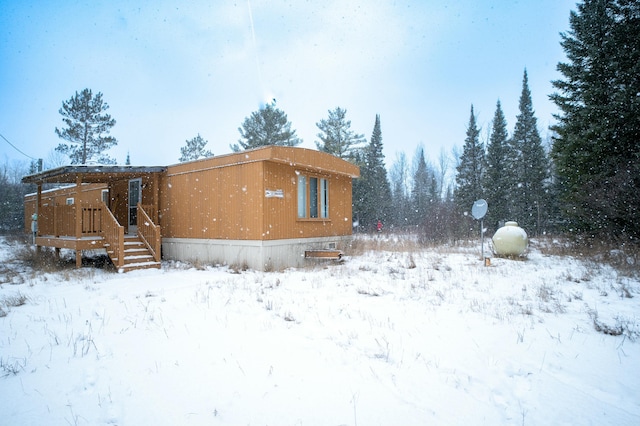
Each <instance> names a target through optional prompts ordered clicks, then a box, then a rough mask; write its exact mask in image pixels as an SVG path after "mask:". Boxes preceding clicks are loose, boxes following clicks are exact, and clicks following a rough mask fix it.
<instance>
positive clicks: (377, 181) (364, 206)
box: [353, 114, 391, 230]
mask: <svg viewBox="0 0 640 426" xmlns="http://www.w3.org/2000/svg"><path fill="white" fill-rule="evenodd" d="M382 148H383V145H382V131H381V129H380V116H379V115H377V114H376V121H375V124H374V126H373V133H372V134H371V140H370V142H369V144H368V145H367V146H366V147H365V148H364V150H363V153H362V156H360V155H356V162H357V163H359V165H360V179H358V180H356V183H355V184H354V191H353V192H354V214H355V216H356V218H357V219H358V221H359V223H360V225H361V226H362V227H364V229H365V230H371V229H373V227H374V226H375V223H376V222H377V221H378V220H381V221H383V222H385V223H386V221H387V220H388V219H389V218H390V209H391V188H390V185H389V179H388V178H387V169H386V168H385V165H384V154H383V153H382Z"/></svg>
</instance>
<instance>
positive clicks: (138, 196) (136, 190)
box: [128, 178, 142, 234]
mask: <svg viewBox="0 0 640 426" xmlns="http://www.w3.org/2000/svg"><path fill="white" fill-rule="evenodd" d="M140 201H142V179H141V178H138V179H131V180H130V181H129V231H128V233H129V234H137V233H138V203H139V202H140Z"/></svg>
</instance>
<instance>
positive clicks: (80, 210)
mask: <svg viewBox="0 0 640 426" xmlns="http://www.w3.org/2000/svg"><path fill="white" fill-rule="evenodd" d="M38 222H39V223H38V228H39V230H38V231H39V235H37V236H36V239H35V244H36V246H37V247H53V248H55V249H56V252H58V253H59V250H60V249H69V250H75V252H76V267H78V268H80V267H81V266H82V252H83V251H86V250H100V249H103V250H106V252H107V254H108V255H109V258H110V259H111V261H112V262H113V264H114V266H115V267H116V268H117V269H118V271H120V272H128V271H132V270H135V269H146V268H160V246H161V236H160V227H159V226H157V225H155V224H154V223H153V221H152V220H151V218H150V217H149V215H148V214H147V213H146V211H145V209H144V208H143V206H141V205H138V234H137V235H135V236H125V234H124V227H123V226H121V225H120V224H119V223H118V222H117V220H116V219H115V217H114V216H113V214H112V213H111V211H110V210H109V209H108V208H107V206H106V205H104V204H102V205H83V206H79V207H77V206H75V205H69V206H67V205H63V206H46V207H43V208H42V211H41V214H40V215H39V220H38Z"/></svg>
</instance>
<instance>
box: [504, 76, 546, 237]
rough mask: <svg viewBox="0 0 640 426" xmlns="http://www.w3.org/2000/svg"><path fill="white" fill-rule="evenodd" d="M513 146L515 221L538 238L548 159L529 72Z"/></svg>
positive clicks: (525, 82)
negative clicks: (515, 176) (530, 85)
mask: <svg viewBox="0 0 640 426" xmlns="http://www.w3.org/2000/svg"><path fill="white" fill-rule="evenodd" d="M511 146H512V149H513V150H514V151H515V152H517V154H516V156H515V160H516V170H517V177H518V181H517V185H516V187H515V188H514V191H513V192H514V195H515V197H514V207H515V212H514V213H515V219H516V220H517V221H518V223H519V224H520V226H522V227H523V228H524V229H526V230H528V231H529V232H531V233H534V234H536V235H537V234H539V233H541V232H542V231H543V225H544V223H545V222H546V215H547V189H548V188H547V185H548V183H549V160H548V158H547V154H546V152H545V150H544V147H543V146H542V138H541V137H540V133H539V132H538V122H537V119H536V117H535V113H534V111H533V104H532V101H531V91H530V90H529V80H528V77H527V71H526V70H525V71H524V76H523V78H522V93H521V95H520V103H519V114H518V115H517V116H516V125H515V129H514V131H513V135H512V137H511Z"/></svg>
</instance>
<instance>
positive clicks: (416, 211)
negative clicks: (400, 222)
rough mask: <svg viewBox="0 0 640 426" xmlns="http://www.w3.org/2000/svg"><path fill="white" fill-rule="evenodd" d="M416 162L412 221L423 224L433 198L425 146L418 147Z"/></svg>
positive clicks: (412, 189) (412, 197) (415, 223)
mask: <svg viewBox="0 0 640 426" xmlns="http://www.w3.org/2000/svg"><path fill="white" fill-rule="evenodd" d="M414 163H415V164H416V166H415V172H414V174H413V186H412V187H411V210H412V212H411V213H412V215H411V223H412V224H413V225H422V224H423V222H424V219H425V217H426V215H427V213H428V210H429V205H430V204H431V203H430V200H429V199H430V198H431V195H430V194H429V187H430V182H431V173H430V170H429V169H428V167H427V162H426V161H425V159H424V148H422V147H419V148H418V151H417V152H416V159H415V161H414Z"/></svg>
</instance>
